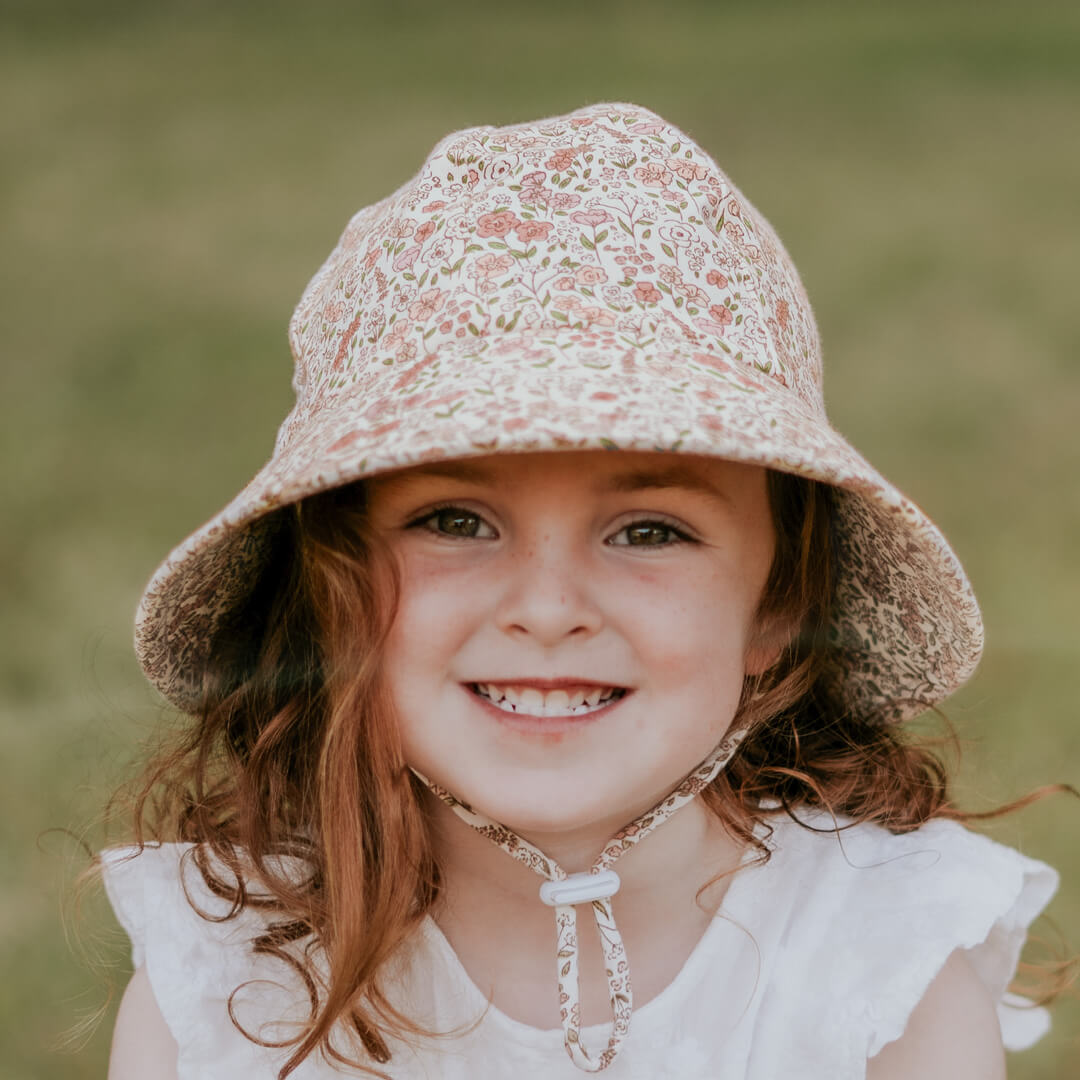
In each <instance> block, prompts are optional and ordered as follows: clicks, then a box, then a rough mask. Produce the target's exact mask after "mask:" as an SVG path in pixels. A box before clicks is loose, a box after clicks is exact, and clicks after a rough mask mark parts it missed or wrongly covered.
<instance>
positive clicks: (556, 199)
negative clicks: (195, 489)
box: [136, 104, 982, 722]
mask: <svg viewBox="0 0 1080 1080" xmlns="http://www.w3.org/2000/svg"><path fill="white" fill-rule="evenodd" d="M289 341H290V345H291V349H292V354H293V358H294V361H295V374H294V379H293V387H294V390H295V393H296V403H295V406H294V407H293V409H292V411H291V412H290V413H289V415H288V416H287V418H286V419H285V421H284V423H283V424H282V425H281V428H280V430H279V433H278V436H277V441H276V444H275V446H274V450H273V454H272V456H271V458H270V460H269V461H268V462H267V464H266V465H265V466H264V467H263V468H262V469H260V470H259V472H258V473H257V474H256V475H255V476H254V478H253V479H252V480H251V481H250V483H248V484H247V485H246V486H245V487H244V489H243V490H242V491H241V492H240V493H239V494H238V495H237V496H236V497H235V498H234V499H233V500H232V502H230V503H229V504H228V505H227V506H226V507H225V508H224V509H223V510H222V511H221V512H220V513H218V514H217V515H216V516H215V517H214V518H213V519H212V520H211V521H209V522H208V523H207V524H206V525H204V526H203V527H202V528H200V529H199V530H198V531H197V532H195V533H194V534H193V535H192V536H190V537H189V538H188V539H187V540H186V541H185V542H184V543H182V544H181V545H180V546H179V547H178V548H176V549H175V550H174V551H173V552H172V553H171V554H170V555H169V556H168V558H167V559H166V560H165V562H164V563H163V564H162V566H161V567H160V568H159V569H158V571H157V572H156V573H155V575H154V576H153V578H152V580H151V581H150V583H149V585H148V586H147V588H146V591H145V593H144V595H143V597H142V601H141V603H140V606H139V610H138V614H137V618H136V652H137V654H138V657H139V660H140V662H141V664H142V666H143V669H144V671H145V672H146V675H147V676H148V677H149V679H150V680H151V681H152V682H153V683H154V684H155V685H156V686H157V687H158V688H159V689H160V691H161V692H162V693H163V694H164V695H165V697H166V698H168V699H169V700H170V701H171V702H173V703H174V704H175V705H177V706H178V707H180V708H181V709H193V708H195V707H196V706H197V704H198V702H199V699H200V693H201V686H202V678H203V674H204V671H205V669H206V665H207V663H208V659H209V653H210V647H211V642H212V641H213V639H214V636H215V633H216V632H217V631H218V629H219V628H220V627H221V626H222V625H223V621H224V620H228V619H230V617H231V616H232V615H234V614H235V613H236V612H237V611H238V610H239V609H240V608H241V607H242V605H243V603H244V601H245V600H246V598H247V597H248V595H249V593H250V591H251V590H252V588H253V586H254V584H255V582H256V581H257V580H258V577H259V574H260V571H261V569H262V567H263V566H264V564H265V562H266V560H267V558H268V555H269V552H270V550H271V548H272V546H273V543H274V536H275V533H276V531H277V526H278V524H279V523H280V514H279V513H277V512H278V511H279V510H281V508H283V507H285V506H288V505H289V504H292V503H295V502H297V501H298V500H300V499H303V498H304V497H306V496H308V495H312V494H314V493H316V492H320V491H324V490H326V489H328V488H331V487H335V486H338V485H342V484H346V483H349V482H351V481H354V480H358V479H361V478H363V477H366V476H372V475H374V474H376V473H380V472H384V471H386V470H390V469H397V468H401V467H404V466H409V465H413V464H417V463H420V462H429V461H432V460H434V459H454V458H468V457H472V456H477V455H486V454H493V453H511V452H531V451H544V450H551V451H556V450H569V449H573V450H583V449H597V450H600V449H605V450H644V451H658V452H664V453H680V454H704V455H711V456H716V457H722V458H728V459H732V460H736V461H742V462H748V463H753V464H758V465H763V466H768V467H769V468H773V469H778V470H782V471H785V472H789V473H794V474H797V475H799V476H803V477H808V478H811V479H814V480H820V481H824V482H825V483H828V484H831V485H833V486H834V487H835V489H836V493H837V494H836V499H837V510H838V546H839V565H838V575H839V576H838V584H837V594H836V597H835V610H834V616H833V623H832V626H831V647H830V649H829V658H828V664H829V677H830V678H831V679H832V681H833V682H834V684H835V687H836V690H837V692H838V693H839V694H840V696H841V698H842V700H843V702H844V703H845V704H846V705H847V706H848V707H850V708H851V709H853V710H856V711H857V712H859V713H860V714H863V715H868V716H873V717H875V718H877V719H879V720H881V721H882V722H887V721H897V720H902V719H905V718H907V717H910V716H913V715H915V714H917V713H919V712H921V711H923V710H924V709H925V708H927V707H928V706H931V705H933V704H934V703H936V702H938V701H940V700H941V699H943V698H944V697H946V696H947V695H948V694H949V693H950V692H952V691H953V690H954V689H955V688H956V687H958V686H959V685H960V684H961V683H962V682H963V681H964V680H965V679H966V678H967V677H968V676H969V675H970V673H971V672H972V670H973V669H974V667H975V665H976V663H977V662H978V659H979V655H980V652H981V647H982V624H981V620H980V616H979V610H978V607H977V604H976V601H975V598H974V595H973V593H972V590H971V587H970V585H969V583H968V581H967V578H966V577H965V575H964V572H963V570H962V568H961V566H960V564H959V562H958V560H957V558H956V556H955V555H954V553H953V551H952V550H951V548H950V547H949V545H948V543H947V542H946V541H945V539H944V538H943V536H942V535H941V533H940V532H939V531H938V529H937V528H936V527H935V526H934V525H933V523H932V522H931V521H930V520H929V519H928V518H927V517H926V515H925V514H924V513H923V512H922V511H921V510H920V509H919V508H918V507H917V506H916V505H915V504H914V503H913V502H912V501H911V500H910V499H908V498H907V497H905V496H904V495H903V494H901V492H900V491H898V490H897V489H896V488H895V487H894V486H893V485H892V484H890V483H889V482H888V481H887V480H885V479H884V478H883V477H882V476H881V475H880V474H879V473H878V472H877V471H876V470H875V469H874V468H873V467H872V466H871V465H870V464H869V463H868V462H867V461H866V460H865V459H864V458H863V457H862V455H860V454H859V453H858V452H857V451H856V450H855V449H854V448H853V447H852V446H851V445H850V444H849V443H848V442H847V441H846V440H845V439H844V438H843V437H842V436H841V435H840V434H839V433H838V432H837V431H835V430H834V428H833V427H832V426H831V424H830V423H829V421H828V419H827V416H826V413H825V407H824V399H823V394H822V359H821V348H820V343H819V338H818V333H817V329H816V326H815V323H814V318H813V314H812V312H811V309H810V304H809V301H808V299H807V296H806V293H805V291H804V289H803V286H802V284H801V282H800V280H799V276H798V274H797V272H796V270H795V267H794V265H793V263H792V261H791V259H790V257H789V256H788V254H787V252H786V251H785V250H784V248H783V246H782V245H781V243H780V241H779V239H778V238H777V236H776V234H775V232H774V231H773V229H772V228H771V227H770V225H769V223H768V222H767V221H766V220H765V218H764V217H762V215H761V214H760V213H758V211H757V210H755V209H754V207H753V206H752V205H751V204H750V203H749V201H748V200H747V199H746V198H745V197H744V196H743V195H742V193H741V192H740V191H739V190H738V189H737V188H736V187H735V185H734V184H733V183H732V182H731V180H730V179H729V178H728V177H727V176H726V175H725V173H724V172H723V171H721V169H720V168H719V167H718V166H717V164H716V163H715V162H714V161H713V160H712V158H711V157H710V156H709V155H708V154H707V153H705V151H703V150H702V149H701V148H700V147H699V146H698V145H696V143H695V142H694V141H693V140H692V139H691V138H690V137H689V136H687V135H686V134H685V133H684V132H682V131H680V130H679V129H678V128H676V127H673V126H672V125H671V124H669V123H667V122H666V121H665V120H663V119H661V118H660V117H659V116H657V115H656V114H655V113H652V112H650V111H648V110H647V109H644V108H641V107H639V106H636V105H630V104H600V105H594V106H589V107H586V108H583V109H579V110H577V111H575V112H572V113H570V114H568V115H565V116H559V117H554V118H551V119H546V120H541V121H537V122H531V123H526V124H518V125H513V126H509V127H474V128H470V129H467V130H464V131H461V132H457V133H455V134H452V135H449V136H447V137H446V138H444V139H443V140H442V141H441V142H439V143H438V145H437V146H436V147H435V149H434V150H433V151H432V153H431V155H430V156H429V157H428V159H427V160H426V161H425V162H424V165H423V167H422V168H421V169H420V171H419V173H418V174H417V175H416V176H415V177H413V179H411V180H409V181H408V182H407V183H406V184H404V185H403V186H402V187H401V188H399V189H398V190H397V191H396V192H394V193H393V194H392V195H390V196H389V197H387V198H385V199H383V200H382V201H381V202H378V203H376V204H374V205H372V206H368V207H366V208H365V209H362V210H360V211H359V212H358V213H357V214H356V215H355V216H354V217H353V218H352V220H351V221H350V222H349V224H348V226H347V227H346V229H345V231H344V233H343V235H342V236H341V239H340V240H339V242H338V244H337V246H336V247H335V248H334V250H333V251H332V253H331V254H330V256H329V258H328V259H327V260H326V262H325V263H324V264H323V266H322V267H321V269H319V271H318V272H317V273H316V275H315V277H314V278H313V279H312V281H311V282H310V284H309V285H308V287H307V289H306V290H305V291H304V294H303V297H302V298H301V300H300V303H299V305H298V306H297V308H296V311H295V313H294V314H293V317H292V320H291V322H290V325H289Z"/></svg>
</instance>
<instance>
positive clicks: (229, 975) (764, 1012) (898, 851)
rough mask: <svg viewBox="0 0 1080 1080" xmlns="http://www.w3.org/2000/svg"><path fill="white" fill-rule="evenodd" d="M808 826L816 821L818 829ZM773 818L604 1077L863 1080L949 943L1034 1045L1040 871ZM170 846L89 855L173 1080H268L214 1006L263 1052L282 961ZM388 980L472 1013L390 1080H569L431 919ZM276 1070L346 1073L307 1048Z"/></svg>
mask: <svg viewBox="0 0 1080 1080" xmlns="http://www.w3.org/2000/svg"><path fill="white" fill-rule="evenodd" d="M806 820H807V821H809V822H811V823H813V824H815V825H816V826H817V827H819V828H829V826H830V819H828V818H825V817H821V816H818V817H813V816H809V817H807V818H806ZM773 824H774V828H775V831H774V834H773V837H772V839H771V840H770V841H769V847H770V848H771V849H772V852H773V854H772V858H771V859H770V861H769V862H768V863H767V864H766V865H765V866H755V865H752V864H749V863H748V864H747V865H745V866H744V867H743V868H742V869H740V870H739V871H738V873H737V874H736V875H735V877H734V878H733V880H732V882H731V884H730V886H729V888H728V891H727V894H726V896H725V898H724V902H723V904H722V906H721V908H720V910H719V912H718V913H717V915H716V917H715V918H714V919H713V920H712V922H711V923H710V925H709V927H708V929H707V930H706V932H705V934H704V936H703V937H702V938H701V940H700V941H699V942H698V944H697V946H696V947H695V948H694V950H693V952H692V953H691V955H690V957H689V958H688V959H687V961H686V963H685V965H684V966H683V968H682V969H681V970H680V972H679V973H678V975H676V977H675V979H674V980H673V981H672V982H671V983H670V984H669V985H668V986H667V987H666V989H664V990H663V991H662V992H661V993H660V994H659V995H658V996H656V997H655V998H653V999H652V1000H651V1001H649V1002H647V1003H646V1004H644V1005H642V1006H641V1007H640V1008H638V1009H635V1011H634V1014H633V1018H632V1020H631V1024H630V1034H629V1036H628V1038H627V1041H626V1043H625V1045H624V1047H623V1049H622V1052H621V1053H620V1055H619V1057H618V1058H617V1059H616V1060H615V1062H614V1063H613V1064H612V1065H611V1067H610V1068H608V1069H607V1070H605V1073H604V1075H605V1076H606V1077H607V1078H608V1080H668V1078H670V1080H711V1078H717V1080H718V1078H723V1080H776V1078H777V1077H779V1076H798V1077H799V1078H800V1080H864V1078H865V1075H866V1063H867V1060H868V1059H869V1058H871V1057H873V1056H874V1055H875V1054H876V1053H877V1052H878V1051H879V1050H880V1049H881V1048H882V1047H883V1046H884V1045H885V1044H886V1043H888V1042H891V1041H892V1040H894V1039H897V1038H899V1037H900V1035H901V1034H902V1033H903V1031H904V1028H905V1026H906V1024H907V1020H908V1017H909V1016H910V1015H911V1012H912V1010H913V1009H914V1007H915V1005H916V1004H917V1003H918V1001H919V1000H920V998H921V997H922V996H923V994H924V993H925V992H926V989H927V987H928V986H929V985H930V983H931V982H932V981H933V979H934V977H935V976H936V975H937V973H938V972H939V971H940V970H941V968H942V966H943V965H944V963H945V961H946V959H947V958H948V956H949V955H950V953H952V952H953V951H954V950H955V949H964V950H966V952H967V955H968V959H969V961H970V963H971V966H972V967H973V969H974V971H975V972H976V973H977V975H978V976H979V977H980V978H981V979H982V980H983V982H984V983H985V984H986V986H987V988H988V989H989V991H990V993H991V995H992V996H993V998H994V1000H995V1001H997V1002H999V1005H998V1016H999V1019H1000V1021H1001V1029H1002V1034H1003V1037H1004V1041H1005V1045H1006V1046H1007V1047H1008V1048H1009V1049H1014V1050H1015V1049H1022V1048H1024V1047H1027V1046H1029V1045H1031V1044H1032V1043H1034V1042H1035V1041H1036V1040H1038V1039H1039V1038H1040V1037H1041V1036H1042V1035H1043V1034H1044V1033H1045V1032H1046V1030H1047V1028H1048V1026H1049V1022H1048V1018H1047V1014H1046V1012H1045V1010H1043V1009H1037V1008H1032V1007H1030V1006H1028V1005H1027V1004H1026V1003H1025V1002H1024V1000H1023V999H1021V998H1016V997H1015V996H1013V995H1010V994H1008V993H1006V990H1005V988H1006V986H1007V984H1008V982H1009V981H1010V979H1011V977H1012V975H1013V972H1014V970H1015V968H1016V963H1017V959H1018V957H1019V954H1020V948H1021V946H1022V944H1023V941H1024V938H1025V935H1026V930H1027V927H1028V925H1029V924H1030V922H1031V921H1032V919H1034V918H1035V916H1036V915H1037V914H1038V913H1039V912H1040V911H1041V910H1042V908H1043V907H1044V906H1045V904H1046V903H1047V901H1048V900H1049V899H1050V897H1051V895H1052V894H1053V892H1054V890H1055V888H1056V886H1057V875H1056V873H1055V872H1054V871H1053V870H1052V869H1051V868H1050V867H1049V866H1046V865H1045V864H1044V863H1040V862H1037V861H1035V860H1033V859H1029V858H1026V857H1025V856H1023V855H1021V854H1020V853H1019V852H1016V851H1013V850H1012V849H1011V848H1007V847H1003V846H1001V845H1000V844H996V843H994V842H993V841H991V840H989V839H987V838H986V837H983V836H980V835H977V834H975V833H971V832H968V831H967V830H965V829H963V828H962V827H960V826H959V825H957V824H955V823H953V822H948V821H934V822H930V823H929V824H927V825H925V826H923V827H922V828H921V829H919V830H917V831H916V832H913V833H908V834H906V835H903V836H893V835H892V834H891V833H889V832H887V831H885V830H884V829H881V828H878V827H876V826H872V825H857V826H854V827H852V828H850V829H847V830H845V831H843V832H842V833H840V834H839V838H838V836H837V834H836V833H834V832H822V833H813V832H810V831H808V830H807V829H804V828H801V827H799V826H797V825H795V824H794V823H792V822H791V821H789V820H787V819H782V820H777V821H774V822H773ZM185 850H187V845H178V844H168V845H164V846H161V847H156V848H147V849H145V850H144V851H143V853H142V854H140V855H138V856H136V857H134V858H131V857H130V856H131V854H132V849H125V848H114V849H111V850H109V851H106V852H104V853H103V860H104V864H105V884H106V888H107V890H108V893H109V897H110V899H111V901H112V903H113V906H114V908H115V909H116V913H117V915H118V917H119V919H120V922H121V923H122V924H123V926H124V928H125V930H126V931H127V932H128V934H129V935H130V937H131V939H132V942H133V945H134V963H135V965H136V966H139V965H143V964H145V965H146V968H147V973H148V975H149V979H150V984H151V986H152V988H153V991H154V995H155V997H156V998H157V1002H158V1006H159V1007H160V1009H161V1012H162V1014H163V1015H164V1017H165V1020H166V1022H167V1024H168V1025H169V1028H170V1029H171V1031H172V1033H173V1035H174V1036H175V1038H176V1041H177V1043H178V1044H179V1047H180V1057H179V1075H180V1080H237V1078H238V1077H244V1078H245V1080H262V1078H266V1080H272V1078H273V1077H275V1076H276V1074H277V1070H278V1068H279V1067H280V1065H281V1062H282V1061H283V1060H284V1059H285V1057H286V1056H287V1054H286V1053H285V1052H283V1051H282V1050H280V1049H269V1048H264V1047H260V1046H258V1045H256V1044H255V1043H253V1042H251V1041H249V1040H248V1039H247V1038H245V1037H244V1036H243V1035H242V1034H241V1033H240V1032H239V1031H237V1029H236V1028H235V1027H234V1026H233V1023H232V1022H231V1020H230V1019H229V1015H228V1011H227V1002H228V999H229V996H230V994H231V993H232V991H233V990H235V989H236V988H237V987H238V986H240V984H242V983H250V981H251V980H260V981H258V982H255V983H250V985H248V986H247V987H245V989H244V990H242V991H241V993H240V994H239V995H237V998H236V1001H235V1006H236V1011H237V1013H238V1016H239V1018H240V1020H241V1021H242V1022H243V1023H244V1024H245V1026H246V1027H248V1029H249V1030H255V1029H259V1030H261V1031H262V1033H263V1036H264V1038H267V1039H268V1040H272V1039H273V1038H274V1037H275V1036H276V1037H280V1036H281V1035H282V1034H287V1033H288V1032H289V1030H290V1029H289V1028H288V1021H289V1020H290V1019H292V1020H296V1019H298V1018H303V1017H304V1016H305V1015H306V995H305V994H304V993H303V990H302V988H301V986H300V983H299V980H298V979H297V977H296V976H295V975H294V974H291V973H290V970H289V968H288V967H287V965H285V964H284V963H282V962H281V961H278V960H272V959H268V958H265V957H257V956H255V955H254V954H253V953H252V950H251V948H250V945H249V942H250V940H251V938H252V937H253V936H254V935H255V934H256V933H258V932H259V931H260V930H261V929H262V928H263V927H264V925H265V923H264V919H265V916H263V915H261V914H260V913H258V912H256V911H245V912H243V913H242V914H241V915H240V916H239V917H237V918H235V919H230V920H227V921H225V922H211V921H208V920H206V919H204V918H202V917H200V916H199V915H198V914H197V913H196V912H195V911H194V910H193V909H192V907H191V904H190V903H189V901H188V899H187V896H185V888H186V891H187V895H188V896H190V897H191V898H192V899H193V900H194V901H195V903H196V904H198V906H199V907H200V908H201V909H202V910H204V911H206V912H209V913H217V914H224V912H225V911H226V910H227V905H226V904H225V903H224V902H223V901H222V900H221V899H219V898H217V897H215V896H213V895H212V894H210V893H209V892H208V890H207V889H206V887H205V885H204V884H203V881H202V878H201V876H200V875H199V873H198V871H197V870H196V869H195V868H194V867H193V866H191V865H190V860H188V861H185V862H184V863H181V861H180V859H181V856H182V854H183V853H184V851H185ZM181 874H182V875H183V880H181ZM385 985H386V986H387V988H388V990H389V991H390V992H391V994H392V995H394V996H393V1000H394V1001H395V1003H396V1004H398V1005H399V1007H401V1008H402V1009H403V1011H405V1012H406V1014H407V1015H409V1016H410V1017H412V1018H413V1019H415V1020H416V1021H418V1022H419V1023H420V1024H421V1025H424V1026H427V1027H429V1028H430V1029H433V1030H443V1031H445V1030H449V1029H452V1028H455V1027H458V1026H460V1025H462V1024H470V1023H472V1022H473V1021H475V1020H477V1018H478V1017H481V1016H482V1017H483V1018H482V1019H481V1020H480V1023H479V1024H478V1025H477V1026H476V1027H475V1028H474V1029H473V1030H472V1031H471V1032H469V1033H468V1034H465V1035H462V1036H458V1037H456V1038H450V1039H441V1040H430V1041H426V1042H423V1043H421V1044H420V1045H418V1046H407V1045H404V1044H400V1043H397V1042H391V1043H390V1048H391V1051H392V1054H393V1057H392V1060H391V1062H390V1063H389V1064H388V1065H384V1066H380V1068H382V1069H383V1070H384V1071H386V1072H387V1073H388V1074H389V1075H390V1076H391V1077H393V1078H394V1080H436V1078H437V1080H505V1078H506V1077H513V1078H514V1080H582V1077H583V1075H584V1074H583V1073H582V1072H581V1071H580V1070H578V1069H577V1068H575V1066H574V1065H573V1064H572V1063H571V1062H570V1060H569V1058H568V1057H567V1055H566V1051H565V1049H564V1048H563V1034H562V1031H561V1030H549V1031H541V1030H539V1029H537V1028H532V1027H529V1026H527V1025H526V1024H522V1023H520V1022H518V1021H516V1020H513V1019H511V1018H510V1017H508V1016H506V1015H505V1014H504V1013H502V1012H500V1011H499V1010H498V1009H496V1008H494V1007H488V1006H487V1001H486V998H485V996H484V995H483V994H482V993H481V992H480V990H479V989H478V988H477V987H476V986H475V985H474V984H473V983H472V981H471V980H470V978H469V976H468V975H467V974H466V972H465V970H464V968H463V967H462V965H461V963H460V962H459V961H458V959H457V956H456V955H455V954H454V951H453V949H452V948H451V947H450V944H449V942H448V941H447V940H446V938H445V937H444V936H443V934H442V933H441V931H440V930H439V928H438V926H437V925H436V924H435V922H434V921H433V920H431V919H430V918H428V919H426V920H425V921H424V923H423V924H422V926H421V929H420V932H419V933H418V934H417V935H416V939H415V940H414V941H413V942H412V943H411V947H410V948H409V949H408V950H407V955H403V956H402V958H401V960H400V962H399V963H398V964H397V967H396V969H395V970H394V971H393V972H392V973H391V976H390V977H389V978H387V980H386V983H385ZM552 993H554V982H553V986H552ZM485 1008H486V1012H485ZM293 1030H295V1029H293ZM582 1039H583V1041H584V1044H585V1046H586V1047H588V1048H590V1049H591V1048H593V1047H597V1048H602V1047H603V1046H604V1045H606V1040H607V1027H606V1025H603V1024H601V1025H598V1026H595V1027H589V1028H585V1029H584V1030H583V1031H582ZM292 1075H293V1077H295V1080H331V1078H332V1077H339V1076H341V1075H352V1076H356V1075H358V1074H357V1073H356V1072H355V1071H348V1072H346V1071H344V1070H343V1069H340V1068H339V1069H335V1068H334V1067H332V1066H331V1065H330V1064H328V1063H327V1062H326V1061H324V1060H323V1059H322V1058H321V1056H320V1055H318V1054H317V1053H316V1054H313V1055H312V1056H311V1057H309V1058H308V1059H307V1060H306V1061H305V1062H304V1063H303V1065H301V1066H300V1068H299V1069H297V1070H296V1072H295V1073H293V1074H292Z"/></svg>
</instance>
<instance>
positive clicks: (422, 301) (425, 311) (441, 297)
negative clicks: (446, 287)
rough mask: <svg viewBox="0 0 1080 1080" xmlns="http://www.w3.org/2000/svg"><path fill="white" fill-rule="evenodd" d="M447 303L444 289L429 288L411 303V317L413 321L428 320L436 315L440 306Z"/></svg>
mask: <svg viewBox="0 0 1080 1080" xmlns="http://www.w3.org/2000/svg"><path fill="white" fill-rule="evenodd" d="M445 303H446V293H444V292H443V291H442V289H428V290H427V291H426V292H422V293H421V294H420V295H419V296H418V297H417V298H416V300H415V301H414V302H413V303H411V304H410V305H409V318H410V319H412V321H413V322H418V323H423V322H428V321H430V320H431V319H433V318H434V317H435V314H436V313H437V312H438V310H439V308H441V307H442V306H443V304H445Z"/></svg>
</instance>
